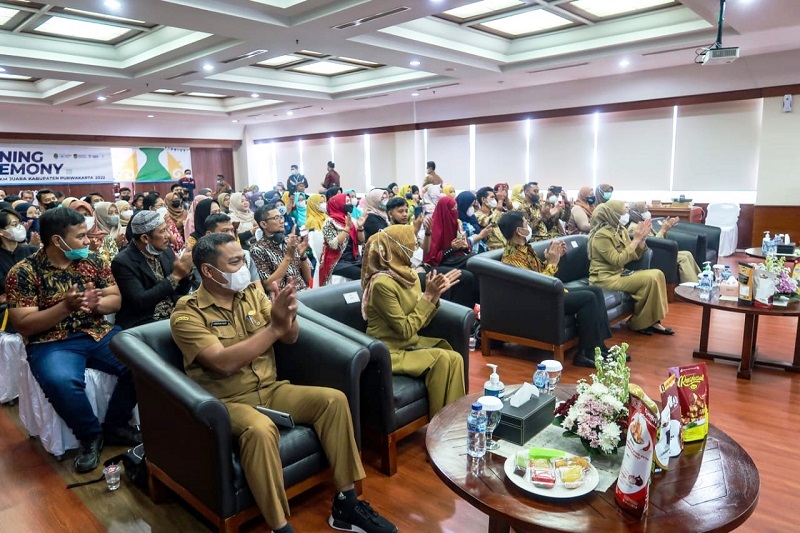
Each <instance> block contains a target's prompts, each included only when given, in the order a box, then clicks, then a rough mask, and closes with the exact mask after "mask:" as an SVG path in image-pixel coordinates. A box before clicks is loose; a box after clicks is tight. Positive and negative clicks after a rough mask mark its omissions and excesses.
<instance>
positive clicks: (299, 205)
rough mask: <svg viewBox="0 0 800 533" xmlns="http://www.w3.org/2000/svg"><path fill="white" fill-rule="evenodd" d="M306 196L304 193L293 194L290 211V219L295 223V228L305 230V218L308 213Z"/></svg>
mask: <svg viewBox="0 0 800 533" xmlns="http://www.w3.org/2000/svg"><path fill="white" fill-rule="evenodd" d="M307 199H308V196H306V193H304V192H299V191H298V192H295V193H294V209H292V218H294V221H295V222H296V223H297V227H299V228H305V226H306V217H307V213H308V202H307Z"/></svg>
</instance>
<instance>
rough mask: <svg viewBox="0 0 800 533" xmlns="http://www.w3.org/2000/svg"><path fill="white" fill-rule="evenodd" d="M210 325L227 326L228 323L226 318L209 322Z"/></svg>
mask: <svg viewBox="0 0 800 533" xmlns="http://www.w3.org/2000/svg"><path fill="white" fill-rule="evenodd" d="M211 325H212V326H213V327H218V326H227V325H228V321H227V320H215V321H214V322H212V323H211Z"/></svg>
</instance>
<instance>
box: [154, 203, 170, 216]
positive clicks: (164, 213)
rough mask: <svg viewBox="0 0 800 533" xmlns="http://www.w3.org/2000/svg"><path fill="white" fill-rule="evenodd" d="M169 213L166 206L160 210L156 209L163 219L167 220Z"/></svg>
mask: <svg viewBox="0 0 800 533" xmlns="http://www.w3.org/2000/svg"><path fill="white" fill-rule="evenodd" d="M168 212H169V211H168V210H167V208H166V207H164V206H161V207H159V208H158V209H156V213H158V214H159V215H161V217H162V218H167V213H168Z"/></svg>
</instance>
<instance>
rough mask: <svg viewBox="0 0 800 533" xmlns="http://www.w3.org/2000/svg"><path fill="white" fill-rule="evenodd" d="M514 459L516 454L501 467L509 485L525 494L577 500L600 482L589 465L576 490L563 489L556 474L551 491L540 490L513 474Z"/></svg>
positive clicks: (595, 471) (597, 475)
mask: <svg viewBox="0 0 800 533" xmlns="http://www.w3.org/2000/svg"><path fill="white" fill-rule="evenodd" d="M566 456H567V457H571V456H572V455H571V454H569V453H568V454H567V455H566ZM516 459H517V458H516V454H515V455H512V456H511V457H509V458H508V459H506V462H505V464H504V465H503V469H504V470H505V471H506V477H507V478H508V480H509V481H511V483H513V484H514V485H516V486H517V487H519V488H521V489H522V490H524V491H525V492H530V493H531V494H536V495H537V496H544V497H545V498H555V499H566V498H578V497H580V496H585V495H586V494H589V493H590V492H592V491H593V490H594V488H595V487H596V486H597V484H598V483H599V482H600V474H598V473H597V469H596V468H595V467H594V466H592V465H590V466H589V471H588V472H586V473H585V474H584V480H583V485H581V486H580V487H578V488H577V489H568V488H565V487H564V485H562V484H561V481H560V480H558V474H556V479H557V481H556V486H555V487H553V488H552V489H542V488H539V487H537V486H536V485H534V484H533V483H530V482H528V481H525V480H524V479H522V478H521V477H519V476H518V475H517V474H515V473H514V467H515V465H516Z"/></svg>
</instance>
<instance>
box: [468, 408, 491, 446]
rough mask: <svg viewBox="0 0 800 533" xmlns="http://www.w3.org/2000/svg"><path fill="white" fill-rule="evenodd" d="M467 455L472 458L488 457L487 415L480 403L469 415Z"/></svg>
mask: <svg viewBox="0 0 800 533" xmlns="http://www.w3.org/2000/svg"><path fill="white" fill-rule="evenodd" d="M467 453H468V454H469V455H470V456H471V457H483V456H484V455H486V413H484V412H483V405H481V404H479V403H478V402H475V403H473V404H472V411H470V412H469V415H467Z"/></svg>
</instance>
